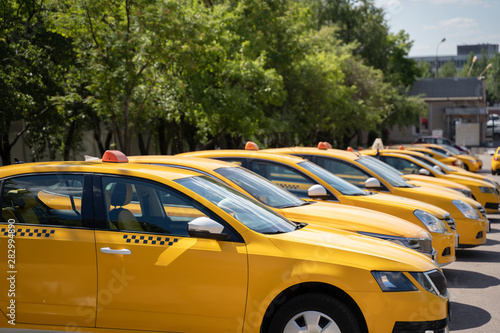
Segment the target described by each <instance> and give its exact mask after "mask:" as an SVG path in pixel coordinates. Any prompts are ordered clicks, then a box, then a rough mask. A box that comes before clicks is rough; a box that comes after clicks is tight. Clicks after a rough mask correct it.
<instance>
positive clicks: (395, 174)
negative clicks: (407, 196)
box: [356, 156, 412, 187]
mask: <svg viewBox="0 0 500 333" xmlns="http://www.w3.org/2000/svg"><path fill="white" fill-rule="evenodd" d="M356 162H358V163H359V164H361V165H363V166H365V167H366V168H368V169H370V171H372V172H373V173H375V174H376V175H378V176H379V177H381V178H382V179H384V180H385V181H386V182H388V183H389V184H391V185H392V186H394V187H412V185H410V184H408V183H407V182H406V180H405V179H404V178H403V177H401V175H400V174H399V171H397V170H396V169H394V168H393V167H391V166H390V165H388V164H386V163H384V162H382V161H380V160H378V159H376V158H375V157H371V156H363V157H360V158H358V159H357V160H356Z"/></svg>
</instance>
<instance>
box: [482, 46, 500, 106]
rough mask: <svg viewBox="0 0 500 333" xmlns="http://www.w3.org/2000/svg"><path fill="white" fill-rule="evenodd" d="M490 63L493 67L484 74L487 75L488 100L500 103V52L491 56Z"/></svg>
mask: <svg viewBox="0 0 500 333" xmlns="http://www.w3.org/2000/svg"><path fill="white" fill-rule="evenodd" d="M490 64H491V67H490V68H489V69H488V70H486V72H485V73H484V74H483V75H485V76H486V93H487V95H488V102H489V103H490V104H496V103H500V53H497V54H495V56H494V57H493V58H491V60H490ZM485 68H486V67H485Z"/></svg>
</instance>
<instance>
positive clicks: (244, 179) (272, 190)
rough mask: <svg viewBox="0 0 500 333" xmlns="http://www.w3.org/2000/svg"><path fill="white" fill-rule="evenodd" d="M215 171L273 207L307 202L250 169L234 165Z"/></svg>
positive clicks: (294, 205) (295, 205)
mask: <svg viewBox="0 0 500 333" xmlns="http://www.w3.org/2000/svg"><path fill="white" fill-rule="evenodd" d="M215 171H216V172H217V173H218V174H220V175H222V176H224V177H226V178H227V179H229V180H231V181H232V182H234V183H235V184H237V185H238V186H240V187H241V188H242V189H244V190H245V191H247V192H248V193H249V194H250V195H252V196H253V197H254V198H255V199H257V200H259V201H260V202H262V203H264V204H266V205H268V206H271V207H273V208H285V207H297V206H302V205H303V204H304V203H305V202H304V201H303V200H301V199H299V198H297V197H296V196H295V195H293V194H292V193H290V192H288V191H285V190H283V189H282V188H281V187H278V186H275V185H273V184H272V183H271V182H270V181H269V180H267V179H265V178H264V177H261V176H259V175H257V174H255V173H253V172H252V171H250V170H248V169H244V168H240V167H234V168H218V169H216V170H215Z"/></svg>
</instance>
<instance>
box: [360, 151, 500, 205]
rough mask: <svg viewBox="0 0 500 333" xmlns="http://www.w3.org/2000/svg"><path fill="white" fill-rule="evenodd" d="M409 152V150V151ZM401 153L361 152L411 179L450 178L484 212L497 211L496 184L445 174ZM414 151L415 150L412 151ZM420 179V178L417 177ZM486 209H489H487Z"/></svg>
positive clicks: (499, 199)
mask: <svg viewBox="0 0 500 333" xmlns="http://www.w3.org/2000/svg"><path fill="white" fill-rule="evenodd" d="M410 153H411V152H410ZM410 153H407V154H401V153H398V151H394V150H379V151H378V153H377V152H376V151H373V150H371V151H363V154H365V155H370V156H378V158H379V159H380V160H381V161H382V162H385V163H387V164H389V165H390V166H392V167H393V168H395V169H397V170H399V171H401V172H402V173H405V174H410V175H408V176H407V177H405V178H407V179H413V178H412V174H419V175H425V176H427V177H429V179H431V180H432V179H445V180H450V181H453V182H456V183H459V184H462V185H464V186H467V187H468V188H469V189H470V190H471V192H472V195H473V199H474V200H476V201H477V202H479V203H480V204H481V205H482V206H483V207H485V209H486V212H489V213H492V212H498V206H499V204H500V195H499V194H498V191H497V189H496V186H494V185H492V184H491V183H489V182H485V181H482V180H479V179H473V178H469V177H467V176H461V175H458V174H445V173H444V172H442V171H441V170H438V169H437V168H434V167H432V166H431V165H429V164H426V163H425V162H423V161H421V160H417V159H416V158H414V156H415V155H410ZM413 153H416V152H413ZM418 179H420V178H418ZM488 209H489V210H490V211H488Z"/></svg>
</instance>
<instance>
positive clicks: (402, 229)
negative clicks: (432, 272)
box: [129, 155, 455, 265]
mask: <svg viewBox="0 0 500 333" xmlns="http://www.w3.org/2000/svg"><path fill="white" fill-rule="evenodd" d="M129 161H130V162H131V163H148V164H155V165H165V166H170V167H179V168H185V169H189V170H194V171H197V172H201V173H203V174H206V175H209V176H211V177H213V178H214V179H217V180H219V181H222V182H224V183H226V184H227V185H229V186H231V187H232V188H234V189H236V190H238V191H240V192H242V193H245V194H246V195H249V196H251V197H253V198H254V199H256V200H258V201H260V202H261V203H262V204H265V205H267V206H268V207H269V208H271V209H273V210H274V211H276V212H277V213H279V214H281V215H283V216H285V217H286V218H288V219H289V220H292V221H293V222H299V223H314V224H321V225H324V226H327V227H333V228H336V229H343V230H348V231H354V232H358V233H361V234H364V235H373V236H375V237H378V238H382V239H385V240H390V241H393V242H395V243H398V244H404V245H405V246H408V247H410V248H414V249H418V250H419V251H420V252H423V253H426V254H428V255H429V256H430V257H432V258H433V259H436V261H437V262H438V263H439V264H440V265H444V264H449V263H451V262H453V261H454V257H455V251H454V244H447V245H449V248H448V249H446V251H447V252H449V253H450V255H447V256H444V258H441V260H438V259H440V258H438V257H437V253H433V252H434V251H433V249H432V237H431V235H430V234H429V233H428V232H427V231H426V230H427V229H425V230H424V229H423V228H422V227H420V226H417V225H416V224H414V223H411V222H409V221H407V220H403V219H400V218H398V217H396V216H394V215H389V214H384V213H381V212H379V211H374V210H370V209H364V208H360V207H346V206H344V205H332V204H330V203H328V202H321V201H314V202H305V201H303V200H302V199H300V198H298V197H296V196H294V195H293V194H291V193H289V192H287V191H285V190H283V189H282V188H281V187H279V186H277V185H275V184H273V183H272V182H270V181H269V180H267V179H265V178H263V177H260V176H259V175H257V174H255V173H253V172H251V171H249V170H248V169H245V168H242V167H240V166H237V165H235V164H232V163H227V162H223V161H219V160H213V159H208V158H197V157H187V156H182V157H177V156H152V155H147V156H129ZM373 205H376V203H373ZM440 249H441V248H440ZM443 251H445V248H443Z"/></svg>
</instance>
